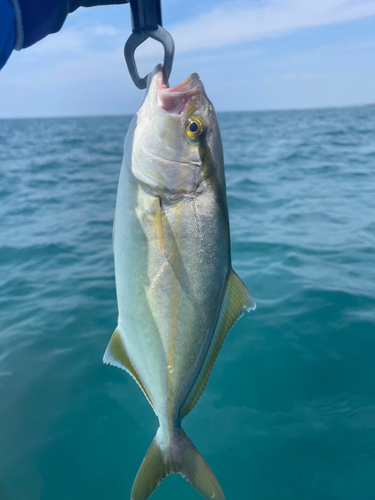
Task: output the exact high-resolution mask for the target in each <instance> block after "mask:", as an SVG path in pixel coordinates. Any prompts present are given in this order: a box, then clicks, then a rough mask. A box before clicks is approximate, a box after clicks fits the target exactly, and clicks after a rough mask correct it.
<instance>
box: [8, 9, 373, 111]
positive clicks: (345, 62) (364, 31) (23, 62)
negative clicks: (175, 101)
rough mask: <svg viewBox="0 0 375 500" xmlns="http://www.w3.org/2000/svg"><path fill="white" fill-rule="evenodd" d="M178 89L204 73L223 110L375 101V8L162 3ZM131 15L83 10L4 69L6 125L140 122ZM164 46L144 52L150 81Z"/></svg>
mask: <svg viewBox="0 0 375 500" xmlns="http://www.w3.org/2000/svg"><path fill="white" fill-rule="evenodd" d="M162 10H163V24H164V27H165V28H166V29H167V30H168V31H170V33H171V34H172V36H173V38H174V40H175V44H176V53H175V59H174V66H173V70H172V74H171V78H170V84H171V86H172V85H175V84H177V83H179V82H180V81H182V80H183V79H185V78H186V77H187V76H188V75H189V74H190V73H193V72H197V73H198V74H199V75H200V77H201V79H202V81H203V83H204V85H205V88H206V92H207V95H208V96H209V98H210V99H211V101H212V102H213V104H214V106H215V108H216V110H217V111H237V110H238V111H244V110H269V109H298V108H315V107H330V106H348V105H362V104H367V103H375V0H314V1H312V0H240V1H230V2H228V1H226V2H221V1H220V0H219V1H213V0H204V1H202V0H162ZM130 34H131V22H130V7H129V5H128V4H126V5H113V6H105V7H92V8H79V9H78V10H77V11H76V12H74V13H72V14H70V15H69V16H68V18H67V20H66V22H65V24H64V26H63V28H62V30H61V31H60V32H59V33H56V34H53V35H49V36H48V37H46V38H45V39H44V40H41V41H40V42H38V43H37V44H35V45H34V46H32V47H30V48H28V49H25V50H22V51H20V52H16V51H14V52H13V54H12V55H11V57H10V59H9V61H8V63H7V64H6V66H5V67H4V68H3V69H2V70H1V71H0V118H22V117H50V116H87V115H118V114H132V113H134V112H135V111H136V110H137V109H138V107H139V105H140V104H141V102H142V100H143V96H144V91H141V90H138V89H137V88H136V87H135V86H134V84H133V82H132V80H131V78H130V76H129V74H128V72H127V67H126V64H125V60H124V56H123V47H124V44H125V41H126V40H127V38H128V37H129V36H130ZM162 57H163V51H162V48H161V45H160V44H158V43H157V42H155V41H152V42H151V41H147V42H145V44H143V45H142V46H141V47H140V48H139V49H137V53H136V59H137V63H138V66H139V73H140V74H141V76H143V75H145V74H147V73H148V72H150V71H151V70H152V69H153V67H154V66H155V64H157V63H158V62H161V61H162Z"/></svg>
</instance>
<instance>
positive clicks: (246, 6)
mask: <svg viewBox="0 0 375 500" xmlns="http://www.w3.org/2000/svg"><path fill="white" fill-rule="evenodd" d="M374 15H375V2H374V1H373V0H371V1H366V0H314V1H312V0H311V1H310V0H269V1H262V2H261V3H257V4H255V3H254V2H244V1H241V2H230V3H229V2H227V3H225V4H222V5H220V6H218V7H215V8H214V9H212V10H211V11H210V12H207V13H206V14H202V15H200V16H198V17H196V18H194V19H187V20H186V21H183V22H181V23H178V24H175V25H174V26H172V28H171V33H172V35H173V38H174V40H175V43H176V51H177V52H188V51H191V50H202V49H208V48H218V47H224V46H228V45H233V44H237V43H243V42H248V41H251V40H259V39H261V38H269V37H275V36H280V35H283V34H286V33H290V32H292V31H295V30H299V29H302V28H309V27H314V26H324V25H330V24H336V23H343V22H347V21H354V20H357V19H361V18H364V17H369V16H374Z"/></svg>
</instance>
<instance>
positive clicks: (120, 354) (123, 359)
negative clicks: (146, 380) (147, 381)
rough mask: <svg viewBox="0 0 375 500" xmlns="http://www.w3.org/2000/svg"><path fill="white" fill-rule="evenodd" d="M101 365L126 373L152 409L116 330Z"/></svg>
mask: <svg viewBox="0 0 375 500" xmlns="http://www.w3.org/2000/svg"><path fill="white" fill-rule="evenodd" d="M103 363H104V364H106V365H112V366H117V367H118V368H121V369H122V370H125V371H127V372H128V373H129V374H130V375H131V376H132V377H133V378H134V380H135V381H136V382H137V384H138V385H139V387H140V388H141V389H142V391H143V393H144V395H145V396H146V398H147V399H148V402H149V403H150V405H151V406H152V408H154V405H153V403H152V401H151V398H150V396H149V395H148V393H147V390H146V388H145V386H144V385H143V383H142V380H141V379H140V377H139V375H138V373H137V371H136V370H135V368H134V366H133V365H132V362H131V361H130V359H129V356H128V353H127V352H126V349H125V346H124V344H123V341H122V339H121V335H120V332H119V331H118V330H117V329H116V330H115V331H114V333H113V335H112V337H111V340H110V341H109V344H108V347H107V349H106V351H105V353H104V357H103Z"/></svg>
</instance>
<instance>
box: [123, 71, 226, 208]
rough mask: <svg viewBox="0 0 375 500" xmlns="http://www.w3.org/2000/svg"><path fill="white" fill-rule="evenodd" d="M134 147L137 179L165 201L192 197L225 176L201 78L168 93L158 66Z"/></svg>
mask: <svg viewBox="0 0 375 500" xmlns="http://www.w3.org/2000/svg"><path fill="white" fill-rule="evenodd" d="M129 141H130V142H131V144H129V150H131V158H129V159H130V160H131V161H130V162H129V163H130V166H131V169H132V172H133V174H134V176H135V177H136V178H137V179H138V180H139V181H141V182H142V183H143V184H144V185H146V186H147V187H148V188H149V189H151V190H152V191H155V192H156V193H157V194H158V195H160V196H163V197H166V198H168V197H169V198H172V199H173V198H178V197H180V196H184V195H189V194H192V193H194V192H195V191H196V190H197V189H198V187H199V186H200V185H202V184H204V182H205V181H206V180H207V179H208V178H209V177H210V176H212V174H213V173H214V172H213V170H215V169H216V170H219V171H221V172H219V177H223V176H224V171H223V151H222V144H221V137H220V130H219V125H218V121H217V118H216V114H215V110H214V108H213V106H212V104H211V102H210V101H209V99H208V98H207V96H206V93H205V90H204V87H203V83H202V82H201V80H200V79H199V76H198V75H197V74H196V73H194V74H192V75H191V76H189V77H188V78H186V80H184V81H183V82H182V83H180V84H178V85H176V86H174V87H172V88H169V87H167V86H166V85H165V82H164V79H163V73H162V66H161V65H158V66H156V68H155V70H154V71H153V73H151V74H150V76H149V84H148V89H147V94H146V97H145V100H144V102H143V104H142V106H141V107H140V109H139V111H138V113H137V114H136V116H135V118H134V123H133V129H132V131H131V133H130V137H129ZM129 141H128V142H129ZM216 177H218V175H217V172H216Z"/></svg>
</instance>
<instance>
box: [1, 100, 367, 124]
mask: <svg viewBox="0 0 375 500" xmlns="http://www.w3.org/2000/svg"><path fill="white" fill-rule="evenodd" d="M355 108H375V103H369V104H349V105H347V106H318V107H316V108H280V109H241V110H236V109H234V110H230V111H220V110H219V111H217V113H218V114H225V113H277V112H285V111H319V110H333V109H355ZM133 115H134V113H126V114H111V115H106V114H104V115H67V116H29V117H27V116H26V117H24V116H19V117H3V118H2V117H0V120H4V121H5V120H61V119H70V118H126V117H132V116H133Z"/></svg>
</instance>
